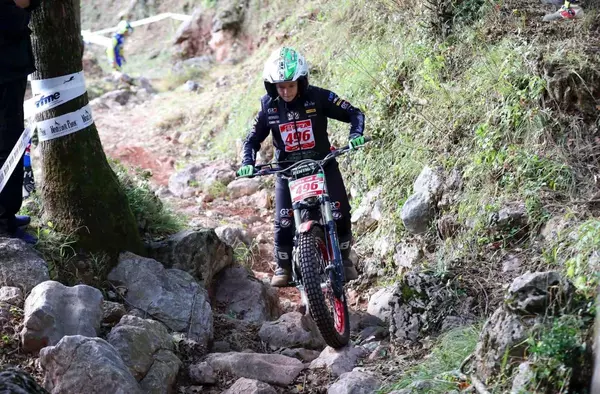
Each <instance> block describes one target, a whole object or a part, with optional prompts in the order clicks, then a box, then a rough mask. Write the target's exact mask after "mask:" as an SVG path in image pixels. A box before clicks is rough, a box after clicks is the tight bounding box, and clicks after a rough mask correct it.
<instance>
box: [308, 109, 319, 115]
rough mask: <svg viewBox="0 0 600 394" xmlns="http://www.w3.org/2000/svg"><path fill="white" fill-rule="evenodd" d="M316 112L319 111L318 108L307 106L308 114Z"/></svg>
mask: <svg viewBox="0 0 600 394" xmlns="http://www.w3.org/2000/svg"><path fill="white" fill-rule="evenodd" d="M315 112H317V109H316V108H307V109H306V113H307V114H314V113H315Z"/></svg>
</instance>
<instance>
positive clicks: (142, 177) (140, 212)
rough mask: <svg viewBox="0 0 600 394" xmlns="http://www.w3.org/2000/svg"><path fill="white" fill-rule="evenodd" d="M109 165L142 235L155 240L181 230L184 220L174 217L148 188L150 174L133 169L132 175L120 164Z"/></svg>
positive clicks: (115, 162) (112, 163)
mask: <svg viewBox="0 0 600 394" xmlns="http://www.w3.org/2000/svg"><path fill="white" fill-rule="evenodd" d="M111 165H112V167H113V170H114V171H115V172H116V174H117V176H118V177H119V181H120V182H121V185H122V186H123V188H124V190H125V194H126V195H127V199H128V200H129V206H130V207H131V210H132V211H133V215H134V216H135V218H136V219H137V222H138V226H139V228H140V231H141V232H142V234H145V235H146V236H147V237H149V238H155V237H160V236H165V235H170V234H174V233H176V232H177V231H179V230H182V229H183V227H184V224H185V220H184V218H183V217H181V216H179V215H176V214H175V213H174V212H173V211H172V210H171V209H170V208H169V207H167V206H166V205H165V204H164V203H163V202H162V201H161V200H160V198H158V196H156V194H155V193H154V192H153V191H152V189H151V188H150V182H149V179H150V177H151V176H152V174H151V173H149V172H147V171H143V170H140V169H135V170H134V171H135V172H134V173H133V174H132V173H131V172H130V171H128V170H127V168H125V167H124V166H123V165H122V164H120V163H118V162H117V161H113V160H111Z"/></svg>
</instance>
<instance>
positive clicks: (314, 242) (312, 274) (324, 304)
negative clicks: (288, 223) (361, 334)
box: [298, 227, 350, 349]
mask: <svg viewBox="0 0 600 394" xmlns="http://www.w3.org/2000/svg"><path fill="white" fill-rule="evenodd" d="M326 256H328V253H327V247H326V244H325V236H324V234H323V230H321V229H320V228H318V227H313V228H312V229H311V230H310V231H309V232H307V233H302V234H300V237H299V242H298V260H299V263H300V271H301V272H302V282H303V284H304V289H305V291H306V296H307V298H308V304H309V310H310V314H311V316H312V318H313V319H314V321H315V323H317V327H319V331H320V332H321V335H322V336H323V339H325V342H326V343H327V344H328V345H329V346H331V347H333V348H336V349H337V348H341V347H344V346H346V345H347V344H348V340H349V339H350V318H349V315H348V304H347V302H346V292H345V291H344V293H343V295H342V297H341V299H340V298H337V297H336V296H335V295H334V294H333V290H332V288H331V284H330V281H329V275H328V274H327V273H326V272H325V267H326V266H327V264H328V261H327V258H326Z"/></svg>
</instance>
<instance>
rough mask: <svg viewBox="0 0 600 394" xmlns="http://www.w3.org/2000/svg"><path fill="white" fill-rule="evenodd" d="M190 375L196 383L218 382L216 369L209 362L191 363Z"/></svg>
mask: <svg viewBox="0 0 600 394" xmlns="http://www.w3.org/2000/svg"><path fill="white" fill-rule="evenodd" d="M188 375H189V376H190V379H191V381H192V383H194V384H215V383H216V382H217V377H216V376H215V371H214V369H213V368H212V367H211V366H210V365H209V364H208V363H207V362H201V363H197V364H192V365H190V368H189V370H188Z"/></svg>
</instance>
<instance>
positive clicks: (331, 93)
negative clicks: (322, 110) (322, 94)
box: [328, 92, 335, 101]
mask: <svg viewBox="0 0 600 394" xmlns="http://www.w3.org/2000/svg"><path fill="white" fill-rule="evenodd" d="M334 99H335V93H333V92H329V99H328V100H329V101H333V100H334Z"/></svg>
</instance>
